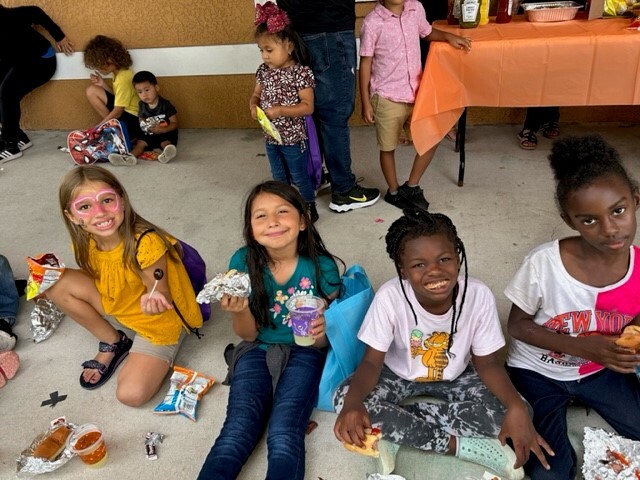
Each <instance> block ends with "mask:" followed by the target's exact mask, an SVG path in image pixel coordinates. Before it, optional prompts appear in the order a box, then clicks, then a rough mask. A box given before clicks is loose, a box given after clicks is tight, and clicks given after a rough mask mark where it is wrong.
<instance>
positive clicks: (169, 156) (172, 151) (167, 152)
mask: <svg viewBox="0 0 640 480" xmlns="http://www.w3.org/2000/svg"><path fill="white" fill-rule="evenodd" d="M177 154H178V151H177V150H176V147H175V145H167V146H166V147H164V150H162V153H161V154H160V155H158V161H159V162H160V163H169V162H170V161H171V160H173V159H174V158H176V155H177Z"/></svg>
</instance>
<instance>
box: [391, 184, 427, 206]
mask: <svg viewBox="0 0 640 480" xmlns="http://www.w3.org/2000/svg"><path fill="white" fill-rule="evenodd" d="M398 195H401V196H402V197H403V198H404V199H405V200H406V201H407V202H409V203H410V204H411V205H413V207H414V208H419V209H421V210H425V211H426V210H429V202H427V199H426V198H424V192H423V190H422V189H421V188H420V186H418V185H416V186H415V187H410V186H409V184H408V183H407V182H405V183H404V184H402V185H400V186H399V187H398Z"/></svg>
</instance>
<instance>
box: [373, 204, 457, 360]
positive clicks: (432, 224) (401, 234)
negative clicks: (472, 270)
mask: <svg viewBox="0 0 640 480" xmlns="http://www.w3.org/2000/svg"><path fill="white" fill-rule="evenodd" d="M403 214H404V215H403V216H402V217H400V218H399V219H397V220H396V221H395V222H393V223H392V224H391V226H390V227H389V231H388V232H387V235H386V237H385V241H386V243H387V253H388V254H389V257H391V260H393V263H394V265H395V267H396V272H397V273H398V277H399V278H400V288H401V289H402V293H403V295H404V298H405V300H406V301H407V303H408V304H409V307H410V308H411V313H413V319H414V321H415V323H416V325H417V324H418V317H417V316H416V311H415V310H414V308H413V305H411V302H410V301H409V297H407V292H406V291H405V289H404V285H403V283H402V273H401V272H400V266H401V264H402V255H403V254H404V249H405V246H406V244H407V242H408V241H409V240H415V239H416V238H420V237H432V236H434V235H444V236H445V237H446V238H447V239H448V240H450V241H451V243H452V244H453V246H454V247H455V250H456V253H457V254H458V255H459V260H460V263H461V265H464V286H463V288H462V298H461V300H460V310H459V311H458V312H457V315H456V299H457V297H458V293H459V287H458V284H457V282H456V286H455V287H454V289H453V295H452V299H451V303H452V305H453V313H452V315H451V330H450V332H449V342H448V344H447V352H448V353H449V354H450V355H453V354H452V353H451V347H452V346H453V336H454V335H455V334H456V333H457V332H458V320H459V319H460V315H462V307H463V306H464V301H465V298H466V296H467V283H468V279H469V272H468V269H467V253H466V251H465V249H464V243H462V240H460V237H458V232H457V230H456V227H455V225H454V224H453V222H452V221H451V219H450V218H449V217H447V216H446V215H444V214H442V213H430V212H427V211H426V210H422V209H415V210H414V209H407V210H403Z"/></svg>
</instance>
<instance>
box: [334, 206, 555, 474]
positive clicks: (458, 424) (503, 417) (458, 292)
mask: <svg viewBox="0 0 640 480" xmlns="http://www.w3.org/2000/svg"><path fill="white" fill-rule="evenodd" d="M386 243H387V253H388V254H389V256H390V257H391V259H392V260H393V262H394V264H395V267H396V271H397V273H398V276H397V277H396V278H394V279H392V280H389V281H388V282H387V283H385V284H384V285H382V287H380V289H379V290H378V291H377V292H376V295H375V298H374V300H373V303H372V304H371V307H370V308H369V311H368V312H367V315H366V317H365V319H364V322H363V324H362V326H361V328H360V331H359V333H358V338H359V339H360V340H362V341H363V342H364V343H365V344H366V350H365V354H364V357H363V359H362V361H361V362H360V365H359V366H358V369H357V370H356V372H355V374H354V375H353V376H352V377H350V378H348V379H347V380H345V382H344V383H343V384H342V386H341V387H340V388H339V389H338V391H337V392H336V395H335V397H334V405H335V408H336V411H337V412H338V413H339V415H338V419H337V420H336V424H335V427H334V432H335V435H336V437H337V438H338V440H340V441H342V442H346V443H349V444H355V445H357V446H362V440H363V439H364V433H363V432H364V429H365V428H370V427H371V424H372V423H375V424H377V426H378V427H379V428H380V430H381V431H382V440H381V441H380V442H378V450H379V453H380V457H379V465H378V470H379V473H381V474H383V475H388V474H389V473H391V472H392V471H393V469H394V467H395V455H396V453H397V451H398V448H399V445H398V444H402V445H408V446H411V447H414V448H419V449H421V450H433V451H435V452H437V453H440V454H446V455H455V456H457V457H459V458H460V459H462V460H466V461H469V462H473V463H477V464H480V465H483V466H485V467H488V468H490V469H492V470H494V471H495V472H496V473H498V474H499V475H500V476H501V477H502V478H504V479H514V480H520V479H522V478H524V471H523V470H522V468H521V465H522V464H523V463H524V462H525V461H526V460H527V458H528V457H529V451H530V450H531V451H532V452H534V453H535V455H536V457H538V458H539V459H540V461H541V462H543V463H546V460H545V457H544V454H543V453H542V450H541V448H540V446H542V447H544V448H545V449H546V450H547V452H549V453H551V452H550V450H549V448H548V447H547V444H546V442H545V441H544V440H543V439H542V438H541V437H540V436H539V435H538V434H537V433H536V431H535V430H534V428H533V425H532V423H531V418H530V417H529V412H528V410H527V406H526V404H525V402H524V401H523V400H522V398H521V397H520V395H519V394H518V392H516V389H515V388H514V387H513V385H512V384H511V382H510V381H509V377H508V376H507V373H506V372H505V370H504V367H503V366H502V362H501V360H500V358H499V355H498V351H499V350H500V349H501V348H502V347H503V346H504V345H505V340H504V336H503V335H502V329H501V326H500V320H499V319H498V311H497V309H496V303H495V298H494V296H493V294H492V293H491V290H489V288H488V287H487V286H486V285H484V284H483V283H482V282H480V281H479V280H476V279H474V278H468V273H467V266H466V261H467V257H466V253H465V249H464V245H463V243H462V240H460V238H459V237H458V234H457V231H456V228H455V226H454V225H453V223H452V222H451V220H450V219H449V218H448V217H446V216H445V215H442V214H440V213H435V214H431V213H429V212H427V211H425V210H421V209H415V210H405V215H404V216H403V217H401V218H400V219H398V220H396V221H395V222H393V224H392V225H391V227H390V228H389V232H388V233H387V236H386ZM461 262H462V263H464V265H465V275H464V277H462V276H460V266H461ZM470 360H472V361H473V364H470V362H469V361H470ZM474 367H475V368H474ZM419 395H427V396H430V397H436V398H438V399H440V400H443V402H442V403H432V402H427V401H420V402H418V403H413V404H410V405H406V404H404V403H402V402H403V401H404V400H406V399H408V398H411V397H415V396H419ZM507 438H511V440H512V442H513V446H514V449H515V453H514V451H513V450H512V449H511V448H510V447H509V446H507V445H505V441H506V440H507ZM391 442H393V443H391Z"/></svg>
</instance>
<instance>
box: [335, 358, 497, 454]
mask: <svg viewBox="0 0 640 480" xmlns="http://www.w3.org/2000/svg"><path fill="white" fill-rule="evenodd" d="M351 378H352V377H349V378H347V379H346V380H345V381H344V382H343V383H342V385H340V387H339V388H338V391H337V392H336V394H335V396H334V399H333V403H334V407H335V410H336V412H338V413H339V412H340V410H342V406H343V405H344V397H345V396H346V394H347V391H348V390H349V384H350V383H351ZM423 395H424V396H428V397H433V398H436V399H439V400H441V401H442V402H439V403H432V402H427V401H419V402H417V403H413V404H409V405H403V404H401V403H402V402H403V401H404V400H406V399H409V398H411V397H416V396H423ZM364 406H365V408H366V409H367V412H368V413H369V418H370V420H371V423H372V424H374V425H376V426H377V427H378V428H380V430H381V431H382V437H383V438H384V439H385V440H389V441H391V442H394V443H397V444H401V445H408V446H411V447H414V448H419V449H421V450H433V451H435V452H438V453H445V452H446V451H447V450H448V448H449V439H450V438H451V436H452V435H453V436H455V437H492V438H496V437H497V436H498V433H500V427H501V425H502V421H503V419H504V414H505V410H504V407H503V406H502V404H501V403H500V402H499V401H498V399H497V398H496V397H494V396H493V394H492V393H491V392H490V391H489V390H488V389H487V387H486V386H485V385H484V383H482V381H481V380H480V377H478V374H477V373H476V371H475V369H474V368H473V366H472V365H471V364H470V365H469V366H468V367H467V369H466V370H465V371H464V372H462V374H461V375H460V376H459V377H458V378H456V379H455V380H453V381H444V382H410V381H408V380H404V379H402V378H400V377H398V376H397V375H396V374H395V373H393V372H392V371H391V370H390V369H389V368H388V367H387V366H386V365H385V366H384V367H383V368H382V372H381V373H380V378H379V379H378V383H377V385H376V386H375V387H373V390H372V391H371V393H370V394H369V395H368V396H367V397H366V398H365V400H364Z"/></svg>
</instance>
